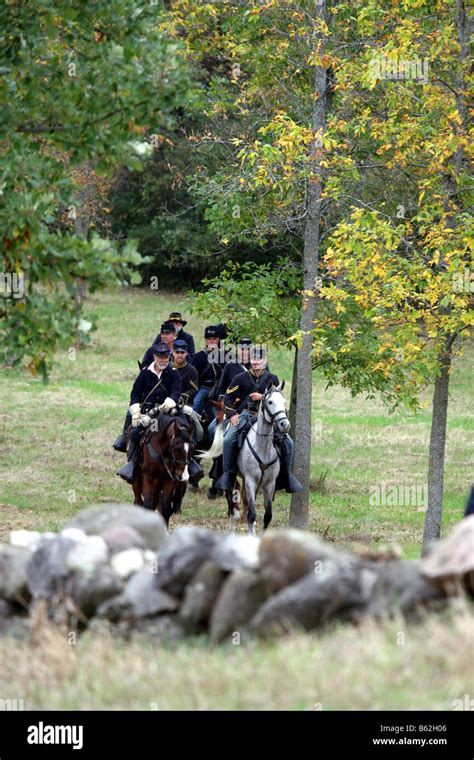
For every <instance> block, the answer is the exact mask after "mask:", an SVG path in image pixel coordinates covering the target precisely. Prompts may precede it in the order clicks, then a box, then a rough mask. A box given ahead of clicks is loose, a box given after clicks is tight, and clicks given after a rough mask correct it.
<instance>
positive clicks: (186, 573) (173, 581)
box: [157, 526, 222, 598]
mask: <svg viewBox="0 0 474 760" xmlns="http://www.w3.org/2000/svg"><path fill="white" fill-rule="evenodd" d="M220 540H222V538H221V537H220V536H219V534H217V533H213V532H212V531H210V530H205V529H204V528H193V527H188V526H185V527H183V528H177V529H176V530H175V531H174V533H172V535H171V537H170V539H169V541H168V543H167V544H166V546H165V547H164V548H163V549H162V550H161V551H159V552H158V555H157V560H158V575H157V582H158V585H159V586H160V587H161V588H163V589H165V591H168V592H169V593H170V594H172V595H173V596H177V597H179V598H181V597H182V596H183V593H184V589H185V587H186V586H187V584H188V583H189V581H190V580H191V578H192V577H193V576H194V574H195V573H196V571H197V570H198V569H199V568H200V567H201V565H202V564H203V563H204V562H205V561H206V560H208V559H209V558H210V556H211V554H212V551H213V549H214V547H215V546H216V544H217V542H218V541H220Z"/></svg>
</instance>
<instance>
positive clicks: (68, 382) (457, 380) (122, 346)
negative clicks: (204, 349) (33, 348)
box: [0, 289, 474, 557]
mask: <svg viewBox="0 0 474 760" xmlns="http://www.w3.org/2000/svg"><path fill="white" fill-rule="evenodd" d="M177 308H181V309H182V310H183V311H185V312H186V311H187V310H186V300H185V297H184V296H183V295H182V294H173V293H166V292H158V293H152V292H148V291H141V290H137V289H115V290H108V291H106V292H104V293H101V294H98V295H95V296H93V297H91V298H90V299H89V300H88V302H87V307H86V314H85V316H86V317H88V316H92V315H94V316H96V317H98V319H99V329H98V331H97V332H96V333H94V334H93V337H92V344H91V345H90V346H88V347H86V348H84V349H82V350H79V351H77V354H76V360H75V361H71V360H70V358H69V354H68V351H67V350H64V351H63V352H60V353H59V354H58V356H57V364H56V366H55V369H54V371H53V373H52V376H51V381H50V383H49V384H48V385H46V386H44V385H43V384H42V382H41V381H40V380H39V379H35V378H32V377H30V376H29V375H27V374H25V373H24V372H22V371H20V370H14V371H8V370H3V371H2V372H1V374H0V393H1V399H2V409H3V413H2V416H1V427H0V437H1V445H2V460H1V465H0V467H1V470H0V473H1V481H2V485H1V492H0V505H1V510H2V512H1V514H2V520H1V524H0V537H1V538H2V539H5V538H6V537H7V535H8V532H9V530H11V529H12V528H18V527H30V528H35V529H40V530H42V529H51V528H53V527H55V528H57V527H60V526H61V524H63V523H64V521H65V520H67V519H68V518H69V517H70V516H71V515H72V514H74V513H75V512H76V511H77V510H78V509H81V508H83V507H85V506H86V505H88V504H90V503H92V502H95V501H106V500H109V499H110V500H117V501H130V500H131V496H132V493H131V489H130V488H129V487H128V486H127V485H126V484H125V483H123V482H122V481H121V480H120V479H119V478H118V477H117V476H116V475H115V471H116V470H117V469H118V467H119V466H120V465H121V463H122V462H123V456H122V455H120V454H117V453H115V452H114V451H113V450H112V448H111V443H112V441H113V440H114V438H115V436H116V435H117V434H118V433H119V432H120V429H121V425H122V422H123V416H124V413H125V411H126V408H127V404H128V399H129V393H130V388H131V384H132V382H133V380H134V378H135V376H136V372H137V365H136V360H137V359H141V357H142V355H143V353H144V351H145V349H146V348H147V347H148V346H149V344H150V343H151V341H152V340H153V338H154V337H155V335H156V333H157V332H158V330H159V326H160V324H161V322H162V321H163V319H164V318H165V317H166V316H167V315H168V313H169V311H170V310H171V309H177ZM204 324H205V323H204V321H203V320H200V319H194V318H191V319H190V320H189V325H188V328H189V329H190V331H191V332H193V334H194V335H195V337H196V339H197V345H198V346H199V345H201V343H202V337H201V336H202V330H203V327H204ZM270 363H271V366H272V369H273V370H274V371H276V372H277V374H278V375H279V376H280V377H283V378H285V379H286V381H287V389H288V391H289V387H290V382H291V368H292V361H291V356H290V354H289V352H288V351H287V350H286V349H284V348H281V347H278V348H273V349H272V350H271V353H270ZM473 369H474V351H473V350H472V345H471V346H470V347H469V348H468V350H466V353H465V355H464V356H463V357H462V358H461V359H459V360H457V361H456V362H455V367H454V370H453V376H452V380H451V389H450V408H449V424H448V445H447V457H446V476H445V499H444V515H443V533H446V531H448V530H449V528H450V527H451V526H452V525H453V524H454V523H455V522H456V521H457V520H458V519H459V518H460V516H461V514H462V510H463V506H464V502H465V499H466V494H467V491H468V487H469V474H468V468H469V465H470V464H472V449H470V448H469V444H470V440H472V431H473V429H474V424H473V417H472V415H471V414H469V409H471V408H472V401H473V391H472V384H471V383H470V382H469V380H470V378H471V377H472V375H473ZM325 386H326V383H325V380H324V377H323V376H322V375H320V374H316V373H315V376H314V385H313V396H314V418H313V430H314V440H313V450H312V476H313V478H314V479H317V478H318V477H319V476H321V474H325V491H324V493H319V492H312V493H311V505H310V530H312V531H315V532H317V533H320V534H322V535H324V536H325V537H326V538H327V539H329V540H333V541H337V542H340V543H343V544H348V545H353V544H354V538H353V537H354V535H355V536H356V538H357V534H360V533H363V534H365V536H366V539H367V540H370V541H371V542H372V545H373V546H374V547H379V546H381V545H386V544H391V543H396V544H399V545H400V546H401V548H402V551H403V554H404V556H406V557H416V556H419V552H420V545H421V537H422V532H423V521H424V512H423V511H422V508H421V509H420V507H419V506H378V507H373V506H371V505H370V503H369V489H370V487H371V486H375V485H377V484H381V483H382V482H385V483H386V484H387V486H390V485H402V486H417V485H418V486H423V485H424V484H425V483H426V472H427V466H428V441H429V429H430V414H429V404H430V399H431V393H432V389H431V388H428V389H427V391H426V396H425V398H424V399H423V401H424V403H425V405H426V408H425V409H424V410H423V411H421V412H420V413H419V414H416V415H415V414H412V413H409V412H406V411H399V412H396V413H395V414H393V415H389V414H388V412H387V410H386V408H385V407H384V405H383V403H382V402H381V401H380V400H378V399H376V400H366V399H364V398H363V397H357V398H352V397H351V395H350V393H349V392H348V391H347V390H344V389H342V388H340V387H333V388H329V389H326V388H325ZM470 460H471V461H470ZM201 490H202V493H199V494H188V495H187V496H186V498H185V502H184V508H183V513H182V515H181V516H179V517H177V518H173V526H176V525H179V524H194V525H196V524H197V525H203V526H207V527H211V528H215V529H218V530H219V529H221V530H223V529H226V527H227V525H226V507H225V504H224V501H223V500H219V501H214V502H209V501H208V500H207V499H206V497H205V486H204V485H203V487H202V489H201ZM289 503H290V497H289V496H288V495H287V494H282V493H279V494H278V495H277V498H276V500H275V508H274V519H273V525H274V526H283V525H285V524H286V523H287V519H288V510H289ZM260 516H261V510H260V512H259V517H260ZM244 529H245V526H242V530H244Z"/></svg>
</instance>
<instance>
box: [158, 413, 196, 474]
mask: <svg viewBox="0 0 474 760" xmlns="http://www.w3.org/2000/svg"><path fill="white" fill-rule="evenodd" d="M193 428H194V426H193V425H192V424H190V425H189V426H188V427H185V426H183V425H180V424H179V423H178V421H177V420H176V421H175V422H173V423H172V424H171V425H170V426H169V428H168V431H167V432H168V446H167V450H166V451H163V456H164V459H165V462H166V465H167V467H168V469H169V472H170V474H171V475H172V476H173V478H174V479H175V480H179V481H182V482H187V481H188V480H189V472H188V465H189V462H190V461H191V457H192V455H193V450H194V443H193Z"/></svg>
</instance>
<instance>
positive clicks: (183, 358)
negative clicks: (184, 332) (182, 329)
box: [172, 338, 199, 407]
mask: <svg viewBox="0 0 474 760" xmlns="http://www.w3.org/2000/svg"><path fill="white" fill-rule="evenodd" d="M172 356H173V367H174V369H176V370H177V371H178V374H179V376H180V378H181V396H182V400H183V403H184V404H186V405H188V406H189V407H191V406H192V403H193V400H194V397H195V395H196V393H197V392H198V389H199V375H198V372H197V369H196V368H195V367H193V365H192V364H189V362H188V359H189V351H188V344H187V342H186V341H185V340H181V339H180V338H177V339H176V340H175V342H174V344H173V352H172Z"/></svg>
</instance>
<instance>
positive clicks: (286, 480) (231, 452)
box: [214, 346, 302, 493]
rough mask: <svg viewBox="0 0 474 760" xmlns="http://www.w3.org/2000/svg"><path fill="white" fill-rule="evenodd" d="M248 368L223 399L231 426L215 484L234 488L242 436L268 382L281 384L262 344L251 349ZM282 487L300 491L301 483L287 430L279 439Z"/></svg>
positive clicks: (253, 416)
mask: <svg viewBox="0 0 474 760" xmlns="http://www.w3.org/2000/svg"><path fill="white" fill-rule="evenodd" d="M250 364H251V368H250V370H249V371H244V372H241V373H240V374H237V375H236V376H235V377H234V378H233V381H232V385H231V387H229V388H228V389H227V392H226V395H225V399H224V403H225V410H226V417H227V418H228V419H229V420H230V426H229V428H228V430H227V431H226V433H225V436H224V474H223V475H222V476H221V477H220V478H219V480H217V481H216V483H215V484H214V485H215V488H219V489H222V490H223V491H231V490H232V489H233V488H234V484H235V478H236V476H237V455H238V451H239V437H240V436H243V435H244V434H245V429H248V428H249V427H250V425H251V424H252V423H253V422H254V421H255V419H256V415H257V413H258V409H259V405H260V401H261V400H262V397H263V394H264V393H265V391H266V390H267V388H268V386H269V385H274V386H278V385H279V380H278V378H277V376H276V375H273V374H272V373H271V372H269V371H268V369H267V366H266V365H267V358H266V350H265V348H264V347H263V346H253V347H252V349H251V352H250ZM280 451H281V453H280V475H279V480H280V483H282V485H281V488H285V489H286V491H287V493H294V492H298V491H301V489H302V486H301V484H300V482H299V481H298V480H297V478H295V476H294V475H293V474H292V473H291V472H290V468H291V462H292V458H293V441H292V439H291V438H290V436H289V435H288V434H285V435H282V436H281V443H280Z"/></svg>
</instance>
